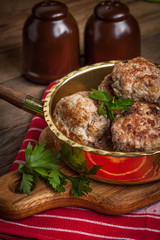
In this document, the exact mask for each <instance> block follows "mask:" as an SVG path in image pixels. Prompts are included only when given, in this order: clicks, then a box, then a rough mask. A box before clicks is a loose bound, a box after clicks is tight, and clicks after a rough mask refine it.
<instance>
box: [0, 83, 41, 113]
mask: <svg viewBox="0 0 160 240" xmlns="http://www.w3.org/2000/svg"><path fill="white" fill-rule="evenodd" d="M0 97H1V98H2V99H3V100H5V101H7V102H9V103H11V104H13V105H14V106H16V107H18V108H22V109H23V110H25V111H27V112H29V113H32V114H37V115H39V116H40V117H44V113H43V102H42V101H40V100H38V99H36V98H33V97H31V96H29V95H26V94H25V93H22V92H19V91H17V90H15V89H12V88H9V87H7V86H4V85H3V84H0Z"/></svg>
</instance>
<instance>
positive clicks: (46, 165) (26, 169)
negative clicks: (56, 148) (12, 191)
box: [17, 143, 92, 198]
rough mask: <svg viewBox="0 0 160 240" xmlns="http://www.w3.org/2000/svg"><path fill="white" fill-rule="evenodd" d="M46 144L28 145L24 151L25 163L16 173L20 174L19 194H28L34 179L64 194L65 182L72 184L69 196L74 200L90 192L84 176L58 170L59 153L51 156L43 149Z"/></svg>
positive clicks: (87, 181) (20, 165)
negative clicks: (73, 175) (40, 180)
mask: <svg viewBox="0 0 160 240" xmlns="http://www.w3.org/2000/svg"><path fill="white" fill-rule="evenodd" d="M45 146H46V143H42V144H40V145H37V144H35V147H34V149H33V146H32V145H31V144H30V143H29V144H28V146H27V148H26V149H25V157H26V162H25V163H17V164H19V168H18V171H19V172H20V173H22V180H21V184H20V192H22V193H27V194H30V192H31V190H32V187H33V184H34V183H35V180H36V177H41V178H43V179H44V180H45V181H46V182H47V183H49V184H50V186H51V187H52V188H53V189H54V190H55V191H57V192H65V185H66V184H67V180H69V181H70V182H71V183H72V187H71V194H73V196H74V197H75V198H77V197H80V196H83V195H85V194H88V193H89V192H91V191H92V189H91V187H90V179H88V178H87V177H86V176H84V175H79V176H78V177H72V176H68V175H66V174H65V173H63V172H62V171H61V170H59V167H60V166H59V165H57V163H59V162H60V156H61V154H60V152H58V153H56V154H55V155H53V153H52V151H51V150H46V149H45Z"/></svg>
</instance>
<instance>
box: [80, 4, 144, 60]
mask: <svg viewBox="0 0 160 240" xmlns="http://www.w3.org/2000/svg"><path fill="white" fill-rule="evenodd" d="M140 42H141V39H140V29H139V25H138V23H137V21H136V20H135V18H134V17H133V16H132V15H131V14H130V13H129V9H128V7H127V6H126V5H124V4H123V3H120V2H118V1H111V0H109V1H103V2H101V3H99V4H98V5H97V6H96V7H95V8H94V13H93V14H92V15H91V16H90V18H89V19H88V21H87V23H86V26H85V31H84V45H85V63H86V64H92V63H96V62H102V61H107V60H117V59H118V60H122V59H131V58H133V57H136V56H139V55H140V48H141V47H140V45H141V44H140Z"/></svg>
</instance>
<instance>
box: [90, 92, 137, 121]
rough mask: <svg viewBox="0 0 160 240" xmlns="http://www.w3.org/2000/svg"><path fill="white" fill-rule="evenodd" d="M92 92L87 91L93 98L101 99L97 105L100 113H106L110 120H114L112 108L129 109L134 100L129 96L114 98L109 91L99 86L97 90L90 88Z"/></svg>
mask: <svg viewBox="0 0 160 240" xmlns="http://www.w3.org/2000/svg"><path fill="white" fill-rule="evenodd" d="M92 92H93V93H89V94H88V96H89V97H90V98H93V99H97V100H99V101H101V103H100V107H99V114H100V115H107V116H108V118H109V119H110V120H111V121H114V120H115V117H114V114H113V111H112V110H125V111H127V110H129V109H130V107H129V106H131V105H132V104H133V102H134V100H133V99H131V98H126V99H124V98H119V99H117V100H115V97H114V96H113V97H110V95H109V92H105V91H102V90H101V89H100V88H99V89H98V90H96V89H92Z"/></svg>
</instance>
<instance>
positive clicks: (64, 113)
mask: <svg viewBox="0 0 160 240" xmlns="http://www.w3.org/2000/svg"><path fill="white" fill-rule="evenodd" d="M88 93H89V92H87V91H81V92H77V93H75V94H72V95H70V96H66V97H64V98H62V99H60V101H59V102H58V103H57V104H56V107H55V110H54V113H53V122H54V123H55V125H56V126H57V128H58V129H59V131H61V132H62V133H63V134H64V135H65V136H66V137H68V138H70V139H71V140H73V141H75V142H77V143H80V144H83V145H87V146H90V147H96V148H105V143H104V142H105V141H104V139H103V138H104V135H105V132H106V129H109V127H110V121H109V120H108V118H107V117H106V116H102V115H99V114H98V105H97V102H96V101H95V100H93V99H91V98H89V97H88ZM102 139H103V141H102ZM101 142H102V143H103V144H102V145H103V146H101Z"/></svg>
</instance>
